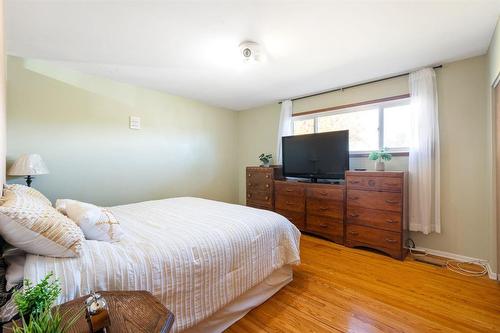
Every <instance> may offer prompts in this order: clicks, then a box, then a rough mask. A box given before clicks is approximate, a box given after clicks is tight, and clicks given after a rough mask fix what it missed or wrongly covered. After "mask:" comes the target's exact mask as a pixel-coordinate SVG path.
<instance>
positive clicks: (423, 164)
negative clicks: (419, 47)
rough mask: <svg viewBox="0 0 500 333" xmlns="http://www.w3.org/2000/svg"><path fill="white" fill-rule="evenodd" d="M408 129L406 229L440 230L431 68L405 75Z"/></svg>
mask: <svg viewBox="0 0 500 333" xmlns="http://www.w3.org/2000/svg"><path fill="white" fill-rule="evenodd" d="M409 84H410V96H411V107H412V130H411V140H410V157H409V166H408V169H409V185H410V186H409V201H410V202H409V218H410V230H412V231H420V232H423V233H424V234H429V233H431V232H437V233H439V232H441V219H440V163H439V121H438V96H437V85H436V73H435V72H434V69H432V68H424V69H422V70H419V71H416V72H413V73H411V74H410V78H409Z"/></svg>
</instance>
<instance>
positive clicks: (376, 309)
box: [226, 235, 500, 333]
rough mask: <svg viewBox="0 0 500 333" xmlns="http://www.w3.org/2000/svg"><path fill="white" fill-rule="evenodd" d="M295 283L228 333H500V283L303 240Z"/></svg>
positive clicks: (323, 241)
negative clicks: (300, 260)
mask: <svg viewBox="0 0 500 333" xmlns="http://www.w3.org/2000/svg"><path fill="white" fill-rule="evenodd" d="M301 258H302V263H301V265H300V266H297V267H295V268H294V280H293V282H291V283H290V284H289V285H287V286H286V287H285V288H283V289H282V290H280V291H279V292H278V293H277V294H276V295H274V296H273V297H272V298H270V299H269V300H267V301H266V302H265V303H264V304H262V305H261V306H259V307H257V308H255V309H254V310H252V311H251V312H250V313H248V314H247V315H246V316H245V317H244V318H242V319H241V320H240V321H238V322H237V323H235V324H234V325H233V326H231V327H230V328H229V329H228V330H227V331H226V332H229V333H233V332H234V333H245V332H252V333H253V332H290V333H293V332H301V333H303V332H500V284H498V283H497V282H495V281H493V280H490V279H488V278H486V277H481V278H474V277H465V276H462V275H459V274H456V273H453V272H451V271H449V270H446V269H445V268H439V267H435V266H430V265H427V264H423V263H419V262H416V261H413V260H411V259H409V258H407V259H406V260H405V261H404V262H401V261H397V260H394V259H391V258H388V257H385V256H383V255H380V254H377V253H372V252H369V251H366V250H359V249H349V248H346V247H343V246H339V245H336V244H334V243H331V242H328V241H325V240H322V239H318V238H315V237H312V236H307V235H303V236H302V238H301Z"/></svg>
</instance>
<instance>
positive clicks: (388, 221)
mask: <svg viewBox="0 0 500 333" xmlns="http://www.w3.org/2000/svg"><path fill="white" fill-rule="evenodd" d="M385 222H387V223H391V224H394V223H398V221H396V220H385Z"/></svg>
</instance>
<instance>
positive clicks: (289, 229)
mask: <svg viewBox="0 0 500 333" xmlns="http://www.w3.org/2000/svg"><path fill="white" fill-rule="evenodd" d="M110 210H111V211H112V212H113V213H114V214H115V215H116V217H117V218H118V220H119V221H120V223H121V225H122V228H123V230H124V233H125V236H124V238H123V239H122V240H121V241H120V242H117V243H107V242H100V241H90V240H88V241H85V243H84V246H83V248H82V252H81V255H80V257H78V258H49V257H44V256H38V255H28V256H27V258H26V264H25V272H24V273H25V278H27V279H30V280H31V281H34V282H36V281H39V280H40V279H42V278H43V277H44V276H45V275H46V274H47V273H48V272H51V271H52V272H54V274H55V275H56V277H57V278H58V279H59V280H60V282H61V288H62V294H61V297H60V298H59V300H58V302H60V303H61V302H66V301H69V300H71V299H73V298H75V297H79V296H82V295H85V294H88V293H89V292H90V291H91V290H148V291H150V292H151V293H152V294H153V295H155V296H156V297H157V298H158V299H159V300H160V301H161V302H162V303H163V304H164V305H165V306H167V307H168V308H169V309H170V310H171V311H172V312H173V313H174V315H175V316H176V320H175V324H174V329H173V331H174V332H180V331H183V330H185V329H188V328H191V327H194V326H195V325H196V324H197V323H200V322H201V321H203V320H204V319H206V318H209V317H210V316H211V315H213V314H214V313H216V312H217V311H218V310H220V309H222V308H223V307H224V306H225V305H227V304H229V303H231V302H232V301H233V300H235V299H236V298H237V297H239V296H240V295H242V294H244V293H245V292H246V291H248V290H250V289H251V288H252V287H254V286H256V285H258V284H259V283H261V282H262V281H264V279H266V277H268V276H270V275H271V274H272V273H273V272H274V271H276V270H278V269H280V268H281V267H283V266H284V265H289V264H298V263H299V261H300V256H299V239H300V232H299V231H298V230H297V228H295V226H294V225H293V224H291V223H290V222H289V221H288V220H287V219H286V218H284V217H283V216H281V215H279V214H276V213H274V212H270V211H266V210H260V209H254V208H250V207H244V206H240V205H232V204H227V203H222V202H217V201H211V200H205V199H200V198H190V197H183V198H173V199H165V200H157V201H147V202H141V203H136V204H130V205H123V206H115V207H111V208H110Z"/></svg>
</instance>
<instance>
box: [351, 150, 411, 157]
mask: <svg viewBox="0 0 500 333" xmlns="http://www.w3.org/2000/svg"><path fill="white" fill-rule="evenodd" d="M388 153H390V154H391V155H392V156H410V153H409V152H407V151H399V152H394V153H391V152H388ZM368 155H370V153H349V157H350V158H355V157H368Z"/></svg>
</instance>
